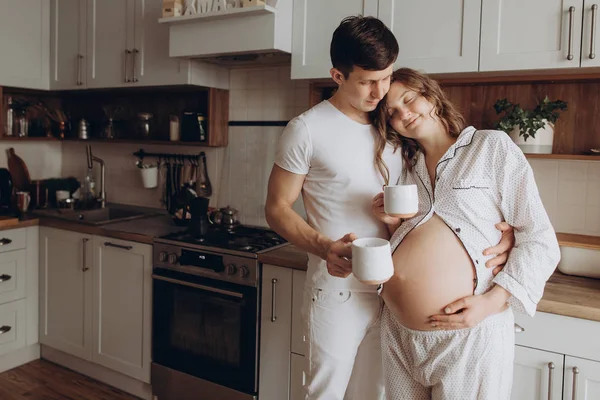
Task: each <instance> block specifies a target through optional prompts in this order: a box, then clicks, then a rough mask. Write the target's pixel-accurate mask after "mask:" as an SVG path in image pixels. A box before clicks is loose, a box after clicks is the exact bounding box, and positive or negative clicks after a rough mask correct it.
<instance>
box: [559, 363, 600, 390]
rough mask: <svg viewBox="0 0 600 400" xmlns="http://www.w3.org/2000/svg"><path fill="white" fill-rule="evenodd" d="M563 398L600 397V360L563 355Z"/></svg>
mask: <svg viewBox="0 0 600 400" xmlns="http://www.w3.org/2000/svg"><path fill="white" fill-rule="evenodd" d="M564 388H565V391H564V396H563V399H564V400H597V399H600V362H597V361H590V360H584V359H582V358H576V357H569V356H566V357H565V385H564Z"/></svg>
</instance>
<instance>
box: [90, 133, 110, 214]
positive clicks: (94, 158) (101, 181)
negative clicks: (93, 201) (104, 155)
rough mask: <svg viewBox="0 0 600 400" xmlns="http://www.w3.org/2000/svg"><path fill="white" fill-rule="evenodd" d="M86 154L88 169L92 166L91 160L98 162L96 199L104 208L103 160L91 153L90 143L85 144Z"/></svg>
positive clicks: (104, 182)
mask: <svg viewBox="0 0 600 400" xmlns="http://www.w3.org/2000/svg"><path fill="white" fill-rule="evenodd" d="M85 150H86V155H87V166H88V168H89V169H91V168H92V166H93V164H92V163H93V162H94V161H96V162H97V163H98V164H100V198H98V201H99V202H100V204H101V207H102V208H104V207H106V185H105V184H106V181H105V180H104V178H105V171H104V160H103V159H101V158H98V157H96V156H93V155H92V146H91V145H89V144H88V145H87V146H86V148H85Z"/></svg>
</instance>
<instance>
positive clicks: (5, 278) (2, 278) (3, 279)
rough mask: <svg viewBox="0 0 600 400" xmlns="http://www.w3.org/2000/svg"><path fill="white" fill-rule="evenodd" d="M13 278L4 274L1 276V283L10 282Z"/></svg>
mask: <svg viewBox="0 0 600 400" xmlns="http://www.w3.org/2000/svg"><path fill="white" fill-rule="evenodd" d="M11 278H12V276H10V275H6V274H2V275H0V283H2V282H6V281H10V279H11Z"/></svg>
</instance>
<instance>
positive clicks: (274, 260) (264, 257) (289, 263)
mask: <svg viewBox="0 0 600 400" xmlns="http://www.w3.org/2000/svg"><path fill="white" fill-rule="evenodd" d="M258 261H260V262H261V263H263V264H271V265H278V266H281V267H286V268H292V269H299V270H302V271H306V268H307V265H308V255H307V253H306V252H305V251H304V250H302V249H300V248H298V247H296V246H294V245H293V244H288V245H286V246H283V247H280V248H278V249H275V250H272V251H269V252H267V253H263V254H259V255H258Z"/></svg>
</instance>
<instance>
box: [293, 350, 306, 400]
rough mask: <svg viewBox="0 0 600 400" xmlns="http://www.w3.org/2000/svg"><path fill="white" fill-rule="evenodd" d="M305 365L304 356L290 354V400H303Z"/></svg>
mask: <svg viewBox="0 0 600 400" xmlns="http://www.w3.org/2000/svg"><path fill="white" fill-rule="evenodd" d="M305 364H306V359H305V358H304V356H301V355H299V354H293V353H292V359H291V362H290V400H304V382H305V381H306V374H305V373H304V366H305Z"/></svg>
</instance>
